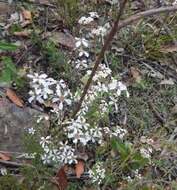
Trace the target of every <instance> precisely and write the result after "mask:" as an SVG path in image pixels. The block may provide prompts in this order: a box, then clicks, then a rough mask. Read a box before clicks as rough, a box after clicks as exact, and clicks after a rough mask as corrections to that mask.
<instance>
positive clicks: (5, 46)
mask: <svg viewBox="0 0 177 190" xmlns="http://www.w3.org/2000/svg"><path fill="white" fill-rule="evenodd" d="M17 48H18V46H16V45H15V44H10V43H6V42H0V50H5V51H15V50H16V49H17Z"/></svg>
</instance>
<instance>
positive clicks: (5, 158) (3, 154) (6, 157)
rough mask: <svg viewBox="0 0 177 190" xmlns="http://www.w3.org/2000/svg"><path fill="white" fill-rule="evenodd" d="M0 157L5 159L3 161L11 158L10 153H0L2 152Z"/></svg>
mask: <svg viewBox="0 0 177 190" xmlns="http://www.w3.org/2000/svg"><path fill="white" fill-rule="evenodd" d="M0 159H1V160H5V161H8V160H11V158H10V155H8V154H5V153H2V152H0Z"/></svg>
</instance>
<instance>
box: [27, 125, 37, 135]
mask: <svg viewBox="0 0 177 190" xmlns="http://www.w3.org/2000/svg"><path fill="white" fill-rule="evenodd" d="M35 132H36V130H35V129H34V128H33V127H31V128H29V129H28V133H29V134H31V135H34V134H35Z"/></svg>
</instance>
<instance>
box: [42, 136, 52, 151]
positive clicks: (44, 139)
mask: <svg viewBox="0 0 177 190" xmlns="http://www.w3.org/2000/svg"><path fill="white" fill-rule="evenodd" d="M50 143H51V136H47V137H41V141H40V145H41V146H42V147H43V148H44V147H46V146H47V145H48V144H50Z"/></svg>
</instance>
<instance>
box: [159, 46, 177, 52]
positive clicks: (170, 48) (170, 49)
mask: <svg viewBox="0 0 177 190" xmlns="http://www.w3.org/2000/svg"><path fill="white" fill-rule="evenodd" d="M159 51H160V52H162V53H172V52H176V51H177V45H176V44H175V45H167V46H163V47H162V48H160V49H159Z"/></svg>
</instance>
